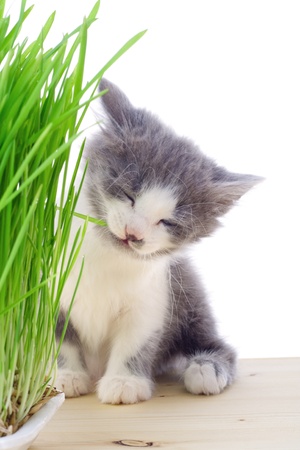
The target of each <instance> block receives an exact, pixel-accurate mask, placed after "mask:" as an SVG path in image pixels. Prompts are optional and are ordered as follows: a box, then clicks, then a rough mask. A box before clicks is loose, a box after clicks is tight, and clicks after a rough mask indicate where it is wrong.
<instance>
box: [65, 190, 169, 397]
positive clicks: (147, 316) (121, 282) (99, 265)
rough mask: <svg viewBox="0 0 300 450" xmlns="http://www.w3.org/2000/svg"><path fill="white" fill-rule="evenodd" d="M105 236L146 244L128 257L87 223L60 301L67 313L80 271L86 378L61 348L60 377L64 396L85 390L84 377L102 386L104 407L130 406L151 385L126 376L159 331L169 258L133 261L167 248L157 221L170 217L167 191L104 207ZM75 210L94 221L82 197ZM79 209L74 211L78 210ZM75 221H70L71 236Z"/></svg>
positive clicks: (75, 316)
mask: <svg viewBox="0 0 300 450" xmlns="http://www.w3.org/2000/svg"><path fill="white" fill-rule="evenodd" d="M106 203H107V204H106V209H107V222H108V227H109V229H110V231H111V232H112V233H113V234H115V235H116V236H118V237H119V238H121V239H125V235H124V230H125V227H126V226H127V228H128V230H129V231H128V232H130V233H131V234H135V235H138V237H139V238H140V239H144V240H145V246H143V247H141V248H135V246H134V243H130V245H131V247H132V248H128V251H125V250H123V249H122V248H121V249H120V248H118V246H117V245H116V244H115V243H113V242H112V241H111V240H109V239H107V235H106V234H105V232H106V231H105V230H101V229H99V228H98V229H97V228H96V227H95V225H93V224H89V226H88V230H87V233H86V236H85V239H84V242H83V246H82V248H81V252H80V257H79V259H78V261H77V262H76V264H75V267H74V269H73V271H72V273H71V275H70V276H69V278H68V280H67V283H66V287H65V289H64V291H63V294H62V298H61V307H62V310H64V311H67V310H68V308H69V305H70V301H71V298H72V295H73V291H74V287H75V284H76V280H77V277H78V274H79V270H80V265H81V261H82V257H84V270H83V274H82V278H81V281H80V284H79V287H78V291H77V294H76V297H75V301H74V304H73V308H72V312H71V319H72V323H73V325H74V327H75V329H76V330H77V332H78V334H79V336H80V339H81V341H82V343H83V346H84V359H85V364H86V366H87V368H88V375H89V376H88V377H86V376H83V374H82V367H81V366H80V360H79V358H78V357H77V361H76V355H75V356H74V355H72V351H70V349H68V347H66V346H65V344H63V347H62V349H63V350H62V356H63V358H64V360H65V361H66V365H67V366H68V368H69V369H70V368H71V372H70V371H69V372H66V368H64V372H62V373H60V374H59V378H58V380H59V384H60V386H62V385H64V386H67V388H65V389H66V390H67V391H68V392H66V394H67V395H71V396H74V395H79V394H81V393H85V392H86V391H87V390H89V389H90V387H89V381H88V380H89V379H92V380H94V381H97V380H99V379H100V378H101V377H102V376H103V375H104V374H105V376H104V377H103V378H102V379H101V380H100V381H99V382H98V387H97V393H98V396H99V398H100V399H101V400H102V401H103V402H105V403H121V402H123V403H135V402H137V401H140V400H146V399H148V398H149V397H150V396H151V392H152V385H151V383H150V382H149V380H147V379H144V378H141V377H134V376H132V375H130V374H128V369H127V368H126V362H127V361H128V360H129V359H130V358H131V357H133V356H135V355H136V354H137V353H138V351H139V349H141V348H142V347H143V345H144V344H145V343H146V342H147V340H148V339H149V337H150V336H152V335H153V334H154V333H155V332H159V331H160V330H162V328H163V324H164V320H165V316H166V310H167V303H168V267H169V257H168V256H165V257H160V258H158V259H153V260H151V259H149V258H147V259H143V258H137V257H136V256H135V254H134V252H137V253H138V254H139V255H143V254H145V255H148V254H149V253H151V252H154V251H157V250H159V249H161V248H164V247H165V246H166V245H170V246H171V243H170V242H169V240H168V233H167V232H166V230H165V229H164V226H163V225H162V224H159V221H160V220H161V219H164V218H166V219H169V218H170V217H171V215H172V210H173V209H174V207H175V200H174V198H173V197H172V195H171V193H170V192H168V191H167V190H165V191H162V190H159V188H156V189H154V190H152V191H148V192H146V193H145V194H144V195H143V196H142V197H141V198H140V199H137V200H136V203H135V206H134V208H133V207H132V205H131V204H129V202H121V201H118V200H110V201H109V202H108V201H106ZM80 204H81V208H80V210H79V212H82V213H85V214H88V215H91V212H90V211H89V210H88V209H87V207H86V205H87V204H88V202H87V201H86V200H85V199H84V194H83V198H81V202H80ZM80 204H79V207H80ZM77 226H78V220H76V221H75V223H74V232H76V228H77Z"/></svg>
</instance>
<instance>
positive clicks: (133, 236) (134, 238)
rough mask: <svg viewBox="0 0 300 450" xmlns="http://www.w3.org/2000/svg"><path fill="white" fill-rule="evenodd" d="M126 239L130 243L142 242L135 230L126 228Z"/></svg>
mask: <svg viewBox="0 0 300 450" xmlns="http://www.w3.org/2000/svg"><path fill="white" fill-rule="evenodd" d="M125 235H126V239H127V240H128V241H131V242H142V240H143V235H142V234H141V233H140V232H139V231H138V230H137V229H136V228H135V227H130V226H126V228H125Z"/></svg>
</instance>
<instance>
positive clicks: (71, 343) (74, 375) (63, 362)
mask: <svg viewBox="0 0 300 450" xmlns="http://www.w3.org/2000/svg"><path fill="white" fill-rule="evenodd" d="M64 322H65V318H64V316H63V314H62V313H60V316H59V320H58V325H57V337H58V338H59V337H60V335H61V331H62V328H63V325H64ZM54 385H55V387H56V388H57V389H58V390H61V391H63V392H64V393H65V395H66V397H79V396H80V395H84V394H88V393H89V392H91V390H92V383H91V380H90V377H89V375H88V374H87V371H86V368H85V365H84V363H83V359H82V355H81V346H80V341H79V337H78V335H77V333H76V331H75V329H74V328H73V326H72V324H71V322H69V324H68V328H67V331H66V334H65V339H64V342H63V343H62V346H61V349H60V354H59V358H58V372H57V377H56V380H55V383H54Z"/></svg>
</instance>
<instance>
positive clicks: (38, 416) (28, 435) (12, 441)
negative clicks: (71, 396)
mask: <svg viewBox="0 0 300 450" xmlns="http://www.w3.org/2000/svg"><path fill="white" fill-rule="evenodd" d="M64 400H65V394H64V393H63V392H61V393H59V394H57V395H56V396H55V397H52V398H50V399H49V400H48V402H47V403H45V404H44V405H43V406H42V408H41V409H40V410H39V411H38V412H37V413H35V414H33V416H32V417H30V419H29V420H28V422H26V423H25V424H24V425H23V426H22V427H21V428H20V429H19V430H18V431H17V432H16V433H14V434H11V435H10V436H5V437H0V450H27V449H28V448H29V447H30V445H31V444H32V443H33V441H34V440H35V439H36V438H37V436H38V434H39V433H40V431H41V430H42V429H43V428H44V427H45V425H46V424H47V423H48V422H49V420H50V419H51V418H52V416H53V415H54V414H55V412H56V411H57V410H58V408H59V407H60V406H61V405H62V403H63V402H64Z"/></svg>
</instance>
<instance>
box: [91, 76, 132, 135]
mask: <svg viewBox="0 0 300 450" xmlns="http://www.w3.org/2000/svg"><path fill="white" fill-rule="evenodd" d="M106 89H107V90H108V92H106V93H105V94H104V95H103V96H102V97H101V103H102V106H103V107H104V110H105V112H106V114H107V116H108V117H109V119H110V120H111V122H112V123H113V124H114V125H117V126H118V127H122V126H124V125H126V124H128V120H129V118H130V115H131V112H132V111H133V109H134V108H133V106H132V104H131V103H130V101H129V100H128V98H127V97H126V95H125V94H124V93H123V92H122V91H121V89H119V88H118V87H117V86H116V85H115V84H113V83H111V82H110V81H108V80H107V79H106V78H102V80H101V82H100V85H99V90H100V91H104V90H106Z"/></svg>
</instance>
